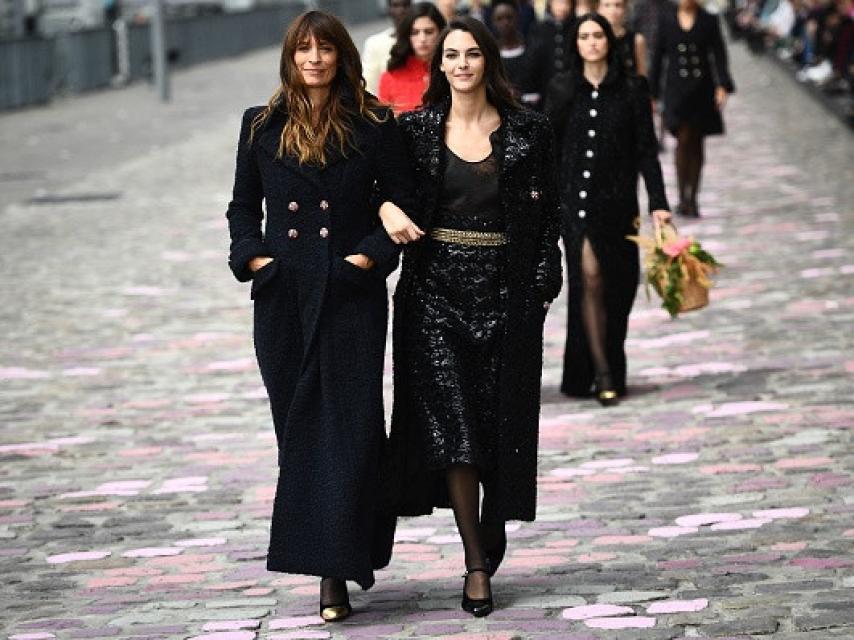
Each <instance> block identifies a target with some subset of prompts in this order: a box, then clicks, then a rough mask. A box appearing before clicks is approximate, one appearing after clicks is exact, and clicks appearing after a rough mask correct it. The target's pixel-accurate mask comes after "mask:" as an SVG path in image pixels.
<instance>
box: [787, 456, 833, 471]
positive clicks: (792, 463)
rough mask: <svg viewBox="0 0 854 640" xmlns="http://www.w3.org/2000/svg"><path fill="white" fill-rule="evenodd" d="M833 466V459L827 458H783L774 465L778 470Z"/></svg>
mask: <svg viewBox="0 0 854 640" xmlns="http://www.w3.org/2000/svg"><path fill="white" fill-rule="evenodd" d="M830 464H833V459H831V458H828V457H819V458H784V459H783V460H778V461H777V462H775V463H774V466H775V467H777V468H778V469H811V468H812V467H826V466H828V465H830Z"/></svg>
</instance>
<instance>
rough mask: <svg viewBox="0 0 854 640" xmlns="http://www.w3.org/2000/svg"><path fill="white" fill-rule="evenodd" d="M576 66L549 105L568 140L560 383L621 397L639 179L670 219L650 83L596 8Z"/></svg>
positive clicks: (634, 274)
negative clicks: (629, 63)
mask: <svg viewBox="0 0 854 640" xmlns="http://www.w3.org/2000/svg"><path fill="white" fill-rule="evenodd" d="M572 40H573V54H574V55H573V57H572V62H571V68H572V70H571V71H569V72H567V73H565V74H561V75H558V76H555V78H554V79H553V81H552V84H551V86H550V91H549V96H548V99H547V105H546V112H547V113H548V114H549V116H550V117H551V119H552V122H553V124H554V125H555V126H556V127H557V128H558V131H559V133H558V138H559V140H560V142H561V160H560V165H561V182H560V184H561V186H562V194H561V204H562V209H563V237H564V246H565V248H566V260H567V267H568V272H569V320H568V325H567V338H566V352H565V356H564V368H563V381H562V384H561V390H562V391H563V392H564V393H566V394H568V395H573V396H588V395H590V390H591V386H593V387H594V390H595V393H596V395H597V398H598V399H599V401H600V402H602V404H616V402H617V396H620V395H623V394H624V393H625V392H626V354H625V350H624V343H625V339H626V332H627V330H628V319H629V313H630V311H631V308H632V304H633V303H634V299H635V294H636V292H637V287H638V278H639V261H638V250H637V246H636V245H634V244H633V243H631V242H630V241H628V240H627V239H626V236H627V235H630V234H633V233H635V232H636V229H637V225H638V224H639V218H638V200H637V181H638V174H639V173H640V174H641V175H643V178H644V183H645V184H646V189H647V194H648V195H649V208H650V211H651V212H652V213H653V215H654V216H655V219H656V221H657V222H659V223H662V222H665V221H667V220H669V219H670V212H669V207H668V204H667V197H666V195H665V192H664V182H663V180H662V177H661V166H660V165H659V163H658V143H657V140H656V138H655V133H654V131H653V124H652V105H651V101H650V96H649V91H648V90H647V85H646V81H645V80H644V79H643V78H641V77H637V76H628V75H626V73H625V68H624V67H623V65H622V62H621V61H620V57H619V55H618V53H617V49H616V40H615V37H614V32H613V31H612V30H611V27H610V25H609V24H608V21H607V20H606V19H605V18H604V17H602V16H600V15H598V14H587V15H585V16H582V17H581V18H579V19H578V21H577V22H576V25H575V31H574V33H573V39H572Z"/></svg>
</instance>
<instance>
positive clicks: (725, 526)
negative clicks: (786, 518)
mask: <svg viewBox="0 0 854 640" xmlns="http://www.w3.org/2000/svg"><path fill="white" fill-rule="evenodd" d="M769 522H772V521H771V520H768V519H766V518H745V519H744V520H737V521H735V522H718V523H717V524H713V525H712V531H739V530H742V529H758V528H759V527H761V526H764V525H766V524H768V523H769Z"/></svg>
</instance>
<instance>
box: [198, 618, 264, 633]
mask: <svg viewBox="0 0 854 640" xmlns="http://www.w3.org/2000/svg"><path fill="white" fill-rule="evenodd" d="M260 626H261V621H260V620H214V621H213V622H206V623H205V625H204V626H203V627H202V631H240V630H241V629H257V628H258V627H260Z"/></svg>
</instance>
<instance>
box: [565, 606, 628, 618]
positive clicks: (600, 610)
mask: <svg viewBox="0 0 854 640" xmlns="http://www.w3.org/2000/svg"><path fill="white" fill-rule="evenodd" d="M634 612H635V610H634V609H632V608H631V607H624V606H621V605H617V604H585V605H581V606H579V607H569V608H567V609H564V610H563V613H561V617H563V618H564V619H565V620H588V619H592V618H604V617H606V616H622V615H631V614H633V613H634Z"/></svg>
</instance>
